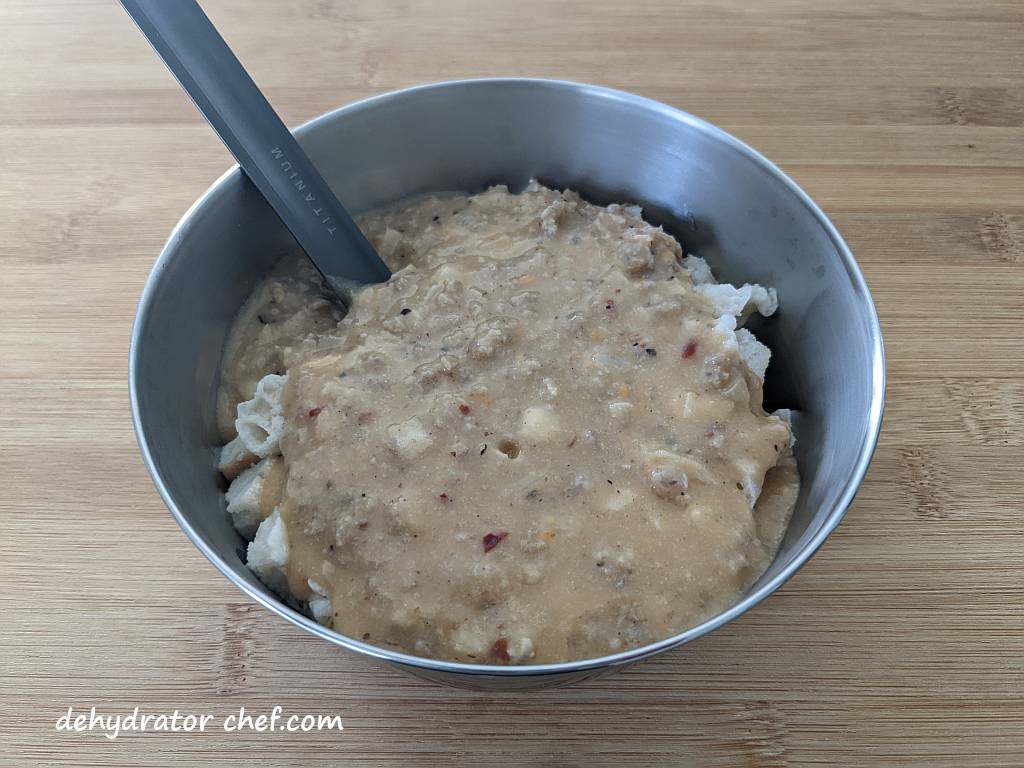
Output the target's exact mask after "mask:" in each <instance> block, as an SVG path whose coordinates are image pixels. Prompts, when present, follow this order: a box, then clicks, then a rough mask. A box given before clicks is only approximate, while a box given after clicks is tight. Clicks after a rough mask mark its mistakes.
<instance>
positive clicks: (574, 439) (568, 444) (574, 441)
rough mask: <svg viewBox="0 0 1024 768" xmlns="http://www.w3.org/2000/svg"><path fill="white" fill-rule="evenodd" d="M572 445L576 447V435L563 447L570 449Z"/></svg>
mask: <svg viewBox="0 0 1024 768" xmlns="http://www.w3.org/2000/svg"><path fill="white" fill-rule="evenodd" d="M574 445H576V435H573V436H572V440H570V441H569V442H568V443H566V445H565V447H566V448H572V447H573V446H574Z"/></svg>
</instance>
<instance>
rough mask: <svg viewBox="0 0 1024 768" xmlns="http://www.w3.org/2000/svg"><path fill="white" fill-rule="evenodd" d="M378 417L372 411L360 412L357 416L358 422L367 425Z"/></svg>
mask: <svg viewBox="0 0 1024 768" xmlns="http://www.w3.org/2000/svg"><path fill="white" fill-rule="evenodd" d="M376 418H377V417H376V416H375V415H374V414H373V413H372V412H370V411H366V412H365V413H360V414H359V416H358V417H357V418H356V423H357V424H360V425H366V424H369V423H370V422H372V421H373V420H374V419H376Z"/></svg>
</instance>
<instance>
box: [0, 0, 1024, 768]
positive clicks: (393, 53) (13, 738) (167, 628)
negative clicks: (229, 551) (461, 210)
mask: <svg viewBox="0 0 1024 768" xmlns="http://www.w3.org/2000/svg"><path fill="white" fill-rule="evenodd" d="M204 5H205V6H206V7H207V10H208V12H209V13H210V15H211V17H212V18H213V20H214V21H215V23H216V24H217V25H218V26H219V27H220V28H221V29H222V30H223V32H224V33H225V36H226V37H227V39H228V41H229V42H230V43H231V44H232V45H233V46H234V47H235V48H236V50H237V52H238V54H239V56H240V58H241V59H242V60H243V61H244V62H245V64H246V65H247V66H248V67H249V68H250V69H251V71H252V73H253V75H254V76H255V79H256V80H257V81H258V82H259V83H260V85H261V86H263V87H264V88H265V89H266V91H267V93H268V95H269V97H270V99H271V101H272V102H273V103H274V104H275V105H276V106H277V107H278V108H279V110H280V111H281V113H282V116H283V117H284V119H285V121H286V122H288V123H289V124H296V123H298V122H301V121H304V120H306V119H308V118H310V117H312V116H314V115H316V114H318V113H320V112H323V111H325V110H327V109H330V108H332V107H334V106H337V105H340V104H344V103H346V102H350V101H352V100H354V99H357V98H360V97H363V96H367V95H370V94H374V93H379V92H381V91H385V90H389V89H392V88H397V87H401V86H406V85H410V84H414V83H419V82H425V81H431V80H443V79H448V78H457V77H465V76H475V75H543V76H553V77H562V78H569V79H574V80H583V81H589V82H594V83H600V84H605V85H610V86H615V87H619V88H624V89H627V90H631V91H635V92H637V93H640V94H643V95H645V96H651V97H653V98H656V99H660V100H662V101H665V102H667V103H669V104H672V105H675V106H679V107H682V108H684V109H687V110H689V111H692V112H694V113H696V114H697V115H700V116H701V117H704V118H706V119H709V120H711V121H713V122H715V123H717V124H718V125H720V126H722V127H723V128H725V129H726V130H728V131H731V132H733V133H735V134H736V135H737V136H739V137H740V138H742V139H744V140H745V141H747V142H749V143H750V144H752V145H753V146H755V147H757V148H758V149H760V150H761V151H762V152H764V153H765V154H766V155H767V156H768V157H770V158H771V159H773V160H774V161H775V162H777V163H778V164H780V165H781V166H782V168H783V169H784V170H786V171H787V172H788V173H790V174H791V175H792V176H793V177H794V178H795V179H796V180H797V181H798V182H799V183H800V184H802V185H803V186H804V188H805V189H806V190H807V191H808V192H809V193H810V194H811V196H812V197H814V198H815V199H816V200H817V201H818V202H819V203H820V204H821V205H822V207H823V208H824V209H825V210H826V212H827V213H829V214H830V215H831V216H832V217H833V219H834V221H835V222H836V224H837V225H838V227H839V229H840V230H841V231H842V232H843V233H844V235H845V236H846V237H847V239H848V240H849V242H850V245H851V246H852V248H853V250H854V252H855V253H856V254H857V258H858V260H859V262H860V264H861V266H862V268H863V269H864V272H865V274H866V275H867V279H868V282H869V283H870V285H871V288H872V290H873V292H874V296H875V299H876V301H877V304H878V310H879V313H880V315H881V320H882V325H883V328H884V332H885V340H886V346H887V352H888V360H889V363H888V365H889V377H890V378H889V389H888V407H887V414H886V422H885V427H884V430H883V434H882V439H881V442H880V444H879V447H878V452H877V454H876V456H875V460H874V463H873V465H872V467H871V471H870V473H869V474H868V477H867V480H866V482H865V483H864V487H863V489H862V491H861V493H860V495H859V497H858V499H857V501H856V503H855V504H854V506H853V508H852V509H851V510H850V513H849V515H848V516H847V518H846V520H845V522H844V523H843V524H842V525H841V526H840V528H839V529H838V530H837V531H836V533H835V534H834V535H833V536H832V537H831V538H830V539H829V541H828V542H827V543H826V545H825V546H824V548H823V549H822V550H821V552H820V553H819V554H818V555H817V556H816V557H815V558H814V559H813V561H812V562H811V563H810V564H809V565H808V566H807V567H805V568H804V569H803V570H802V571H801V573H799V574H798V575H797V576H796V577H795V578H794V579H793V580H792V581H791V582H790V583H789V584H787V585H786V586H785V587H784V588H783V589H782V590H781V591H780V592H779V593H778V594H777V595H775V596H774V597H772V598H771V599H769V600H768V601H767V602H766V603H765V604H763V605H762V606H761V607H759V608H758V609H756V610H755V611H753V612H752V613H751V614H749V615H747V616H745V617H743V618H742V619H741V620H739V621H736V622H734V623H733V624H731V625H729V626H728V627H726V628H724V629H722V630H720V631H718V632H716V633H714V634H713V635H712V636H710V637H707V638H704V639H703V640H701V641H699V642H696V643H694V644H693V645H691V646H689V647H686V648H684V649H681V650H678V651H675V652H673V653H669V654H666V655H663V656H661V657H660V658H658V659H656V660H654V661H651V662H648V663H646V664H642V665H640V666H637V667H635V668H633V669H631V670H629V671H627V672H624V673H622V674H619V675H615V676H612V677H609V678H606V679H603V680H600V681H596V682H592V683H588V684H584V685H580V686H578V687H576V688H570V689H566V690H559V691H547V692H542V693H537V694H520V695H488V694H481V693H469V692H460V691H452V690H446V689H444V688H440V687H435V686H433V685H430V684H427V683H423V682H419V681H416V680H412V679H410V678H407V677H404V676H402V675H400V674H398V673H396V672H393V671H390V670H386V669H383V668H380V667H378V666H376V665H374V664H372V663H370V662H368V661H365V660H362V659H359V658H356V657H354V656H352V655H349V654H347V653H344V652H341V651H339V650H337V649H335V648H333V647H331V646H329V645H327V644H326V643H323V642H321V641H318V640H315V639H314V638H312V637H309V636H307V635H305V634H304V633H302V632H300V631H299V630H297V629H294V628H293V627H291V626H289V625H287V624H285V623H284V622H283V621H281V620H279V619H277V618H275V617H274V616H272V615H270V614H268V613H267V612H266V611H264V610H262V609H259V608H256V607H254V606H253V605H252V604H251V603H250V602H249V601H248V600H247V599H245V598H244V597H243V595H242V594H241V593H240V592H239V591H238V590H237V589H236V588H235V587H233V586H232V585H231V584H230V583H228V582H227V581H226V580H225V579H224V578H223V577H221V576H220V575H219V574H218V573H217V572H216V571H215V570H214V568H213V567H212V566H211V565H210V564H209V563H207V562H206V560H204V559H203V557H202V556H201V555H200V554H199V552H198V551H197V550H196V549H195V547H193V545H192V544H191V543H190V542H189V541H188V540H187V539H186V538H185V536H184V535H183V534H182V533H181V531H180V530H179V529H178V527H177V526H176V524H175V523H174V521H173V520H172V519H171V517H170V515H169V514H168V513H167V512H166V510H165V509H164V507H163V505H162V503H161V502H160V500H159V498H158V497H157V494H156V492H155V491H154V489H153V487H152V485H151V483H150V481H149V478H148V477H147V474H146V471H145V469H144V467H143V465H142V461H141V460H140V458H139V455H138V451H137V449H136V445H135V440H134V438H133V435H132V428H131V422H130V418H129V412H128V395H127V384H126V355H127V350H128V338H129V330H130V326H131V321H132V316H133V312H134V309H135V304H136V301H137V299H138V297H139V293H140V290H141V288H142V285H143V281H144V280H145V278H146V275H147V273H148V271H149V269H150V267H151V265H152V263H153V259H154V257H155V256H156V254H157V252H158V251H159V249H160V247H161V245H162V244H163V242H164V239H165V237H166V236H167V234H168V232H169V231H170V229H171V227H172V226H173V225H174V223H175V222H176V221H177V219H178V217H179V216H180V215H181V214H182V212H183V211H184V210H185V209H186V208H187V207H188V206H189V204H190V203H191V202H192V201H193V200H194V199H195V198H196V197H197V196H198V195H199V194H200V193H201V192H202V191H203V190H204V189H205V188H206V186H207V185H208V184H209V183H210V182H211V181H212V180H213V179H214V178H215V177H216V176H217V175H219V174H220V173H221V171H222V170H224V168H226V167H227V166H228V165H229V163H230V160H229V157H228V155H227V153H226V152H225V151H224V150H223V149H222V147H221V146H220V144H219V143H218V141H217V140H216V138H215V137H214V136H213V134H212V133H211V131H210V129H209V128H208V127H207V126H206V125H205V123H203V122H202V120H201V118H200V117H199V116H198V114H197V113H196V111H195V109H194V108H193V107H192V106H191V104H190V103H189V102H188V100H187V98H186V97H185V96H184V94H183V93H182V92H181V91H180V90H179V89H178V87H177V85H176V84H175V83H174V82H173V81H172V79H171V78H170V76H169V75H168V74H167V72H165V71H164V69H163V67H162V65H161V64H160V63H159V62H158V61H157V60H156V58H155V57H154V55H153V54H152V52H151V51H150V50H149V47H148V45H147V44H146V43H145V42H144V41H143V39H142V37H141V36H140V35H139V34H138V32H137V31H136V30H135V29H134V28H133V26H132V25H131V23H130V22H129V20H128V19H127V17H126V16H125V14H124V13H123V12H122V11H121V10H120V9H119V8H118V7H117V5H116V4H115V3H112V2H108V1H103V2H56V0H53V1H51V2H35V1H33V0H4V2H3V3H2V4H0V136H2V138H3V149H2V151H0V511H2V518H0V590H2V596H3V600H2V603H0V611H2V624H0V670H2V676H0V764H3V765H11V766H26V765H56V764H62V765H76V766H86V765H90V766H93V765H95V766H100V765H103V766H137V765H171V764H175V765H179V766H180V765H196V766H198V765H217V766H221V765H228V764H232V765H235V764H242V763H246V764H253V765H271V764H281V765H302V766H310V765H328V764H335V763H337V762H346V763H347V764H351V765H359V766H400V765H401V766H404V765H409V764H423V765H430V766H454V765H504V764H524V765H525V764H537V765H546V766H587V767H588V768H589V767H590V766H620V765H629V766H649V765H650V766H653V765H687V766H689V765H694V766H789V765H812V764H813V765H842V766H853V765H918V766H939V765H976V766H996V765H998V766H1020V765H1024V692H1022V691H1024V517H1022V516H1024V494H1022V490H1021V489H1022V474H1021V466H1022V465H1024V378H1022V367H1021V366H1022V360H1024V341H1022V339H1024V334H1022V330H1024V321H1022V313H1024V5H1022V4H1021V3H1019V2H1013V1H1012V0H1005V1H1004V2H985V3H964V2H959V1H958V2H947V1H944V2H925V1H922V2H883V1H882V0H878V1H873V0H868V2H858V3H851V2H847V1H846V0H843V1H842V2H837V1H832V2H819V1H814V0H773V1H772V2H757V3H755V2H752V0H726V1H725V2H716V3H684V2H675V1H673V0H660V2H647V3H642V4H641V3H637V4H633V3H627V2H622V0H615V1H614V2H612V1H601V2H552V0H519V1H518V2H515V3H513V2H507V1H502V0H437V1H436V2H426V1H423V2H412V1H410V0H384V1H383V2H373V1H371V0H350V1H347V2H336V3H332V2H315V1H313V0H288V1H287V2H259V3H254V2H243V1H242V0H233V1H231V2H228V1H227V0H216V1H215V0H208V2H204ZM275 705H280V706H281V707H283V708H284V711H285V713H286V714H300V715H301V714H307V713H313V714H318V713H323V714H338V715H340V716H341V717H342V718H343V722H344V727H345V730H344V731H343V732H341V733H337V732H312V733H283V732H275V733H255V732H251V731H250V732H243V733H226V732H224V731H223V729H220V730H217V729H216V728H215V729H213V730H211V731H209V732H206V733H202V734H199V733H194V734H192V735H188V734H184V733H179V734H152V733H149V734H138V733H128V734H122V735H121V736H119V737H118V738H117V739H108V738H105V737H104V736H103V735H102V734H101V733H99V732H96V731H93V732H87V733H65V732H59V733H58V732H57V731H56V730H55V724H56V721H57V719H58V717H60V715H61V714H62V713H65V712H66V711H67V708H68V707H71V706H73V707H75V709H76V713H77V712H78V711H80V709H81V708H83V707H84V708H85V709H86V711H87V710H88V707H90V706H95V707H97V708H98V710H99V711H100V712H101V713H104V714H118V713H127V712H130V710H131V709H132V708H133V707H135V706H138V707H140V708H141V709H142V710H143V712H148V713H166V714H170V713H172V712H173V710H174V709H176V708H177V709H178V710H180V711H181V712H191V713H196V714H204V713H205V714H211V715H214V716H215V717H216V718H218V721H217V722H221V721H222V720H223V718H224V717H226V716H227V715H228V714H231V713H232V712H236V713H237V711H238V708H239V707H241V706H244V707H245V708H246V710H247V711H249V712H252V713H254V714H260V713H269V712H270V711H271V709H272V708H273V707H274V706H275Z"/></svg>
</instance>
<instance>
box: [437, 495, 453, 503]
mask: <svg viewBox="0 0 1024 768" xmlns="http://www.w3.org/2000/svg"><path fill="white" fill-rule="evenodd" d="M437 498H439V499H440V500H441V501H450V500H451V496H449V495H448V494H447V493H442V494H440V495H439V496H438V497H437Z"/></svg>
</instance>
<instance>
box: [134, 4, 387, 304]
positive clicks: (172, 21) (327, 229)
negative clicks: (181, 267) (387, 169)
mask: <svg viewBox="0 0 1024 768" xmlns="http://www.w3.org/2000/svg"><path fill="white" fill-rule="evenodd" d="M121 4H122V5H123V6H124V8H125V10H126V11H128V14H129V15H130V16H131V17H132V19H133V20H134V21H135V23H136V24H137V25H138V27H139V29H140V30H141V31H142V34H143V35H145V36H146V38H147V39H148V40H149V42H150V43H151V44H152V46H153V48H154V50H156V52H157V54H158V55H159V56H160V58H162V59H163V60H164V63H165V64H167V67H168V68H169V69H170V70H171V73H172V74H173V75H174V76H175V77H176V78H177V79H178V82H179V83H180V84H181V87H182V88H184V89H185V91H186V93H188V95H189V96H191V97H192V100H193V101H194V102H195V105H196V107H198V108H199V111H200V112H202V113H203V115H204V116H205V117H206V119H207V120H208V121H209V122H210V125H211V126H213V129H214V130H215V131H216V132H217V134H218V135H219V136H220V138H221V140H222V141H223V142H224V144H225V145H226V146H227V148H228V149H229V150H231V154H233V155H234V156H235V158H236V159H237V160H238V164H239V165H240V166H241V168H242V170H243V171H245V174H246V175H247V176H248V177H249V178H250V179H251V180H252V181H253V183H254V184H255V185H256V187H257V188H258V189H259V191H260V192H261V193H263V196H264V197H265V198H266V199H267V201H268V202H269V203H270V204H271V206H273V208H274V210H275V211H276V212H277V214H278V216H280V217H281V220H282V221H283V222H284V224H285V226H287V227H288V229H289V230H290V231H291V233H292V235H293V236H294V237H295V239H296V240H297V241H298V243H299V245H300V246H302V248H303V250H305V252H306V254H307V255H308V256H309V258H310V259H311V260H312V262H313V263H314V264H315V265H316V267H317V269H319V270H320V272H321V273H322V274H323V275H324V277H325V278H326V279H327V281H328V282H329V283H331V286H332V287H333V288H334V289H335V291H336V292H338V293H339V295H340V296H341V298H342V300H343V301H344V302H345V304H348V303H349V299H348V289H347V286H348V284H350V283H376V282H383V281H385V280H387V279H388V278H389V277H390V276H391V271H390V270H389V269H388V267H387V265H386V264H385V263H384V262H383V261H382V260H381V258H380V256H379V255H378V254H377V252H376V251H375V250H374V248H373V246H372V245H370V243H369V241H368V240H367V239H366V237H364V236H363V233H362V232H360V231H359V227H357V226H356V223H355V222H354V221H353V220H352V217H351V216H350V215H349V213H348V211H346V210H345V208H344V206H342V204H341V202H340V201H339V200H338V198H337V197H335V195H334V193H333V192H332V191H331V189H330V187H328V186H327V182H325V181H324V179H323V177H322V176H320V174H319V172H318V171H317V170H316V168H315V167H314V166H313V163H312V162H311V161H310V159H309V157H308V156H307V155H306V153H305V152H303V151H302V149H301V148H300V147H299V145H298V142H296V141H295V138H294V137H293V136H292V134H291V132H290V131H289V130H288V129H287V128H286V127H285V125H284V123H282V122H281V118H279V117H278V116H277V113H276V112H274V109H273V107H271V106H270V103H269V102H268V101H267V99H266V98H265V97H264V96H263V93H262V92H261V91H260V89H259V88H258V87H257V86H256V83H254V82H253V80H252V78H251V77H249V74H248V72H246V71H245V68H244V67H243V66H242V64H241V62H239V61H238V59H237V58H236V57H235V55H234V53H232V51H231V49H230V48H229V47H228V44H227V43H226V42H224V38H222V37H221V36H220V34H219V33H218V32H217V30H216V28H215V27H214V26H213V24H212V23H211V22H210V20H209V19H208V18H207V16H206V14H205V13H203V10H202V8H200V7H199V4H198V3H196V2H195V0H173V1H172V2H168V0H121Z"/></svg>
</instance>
